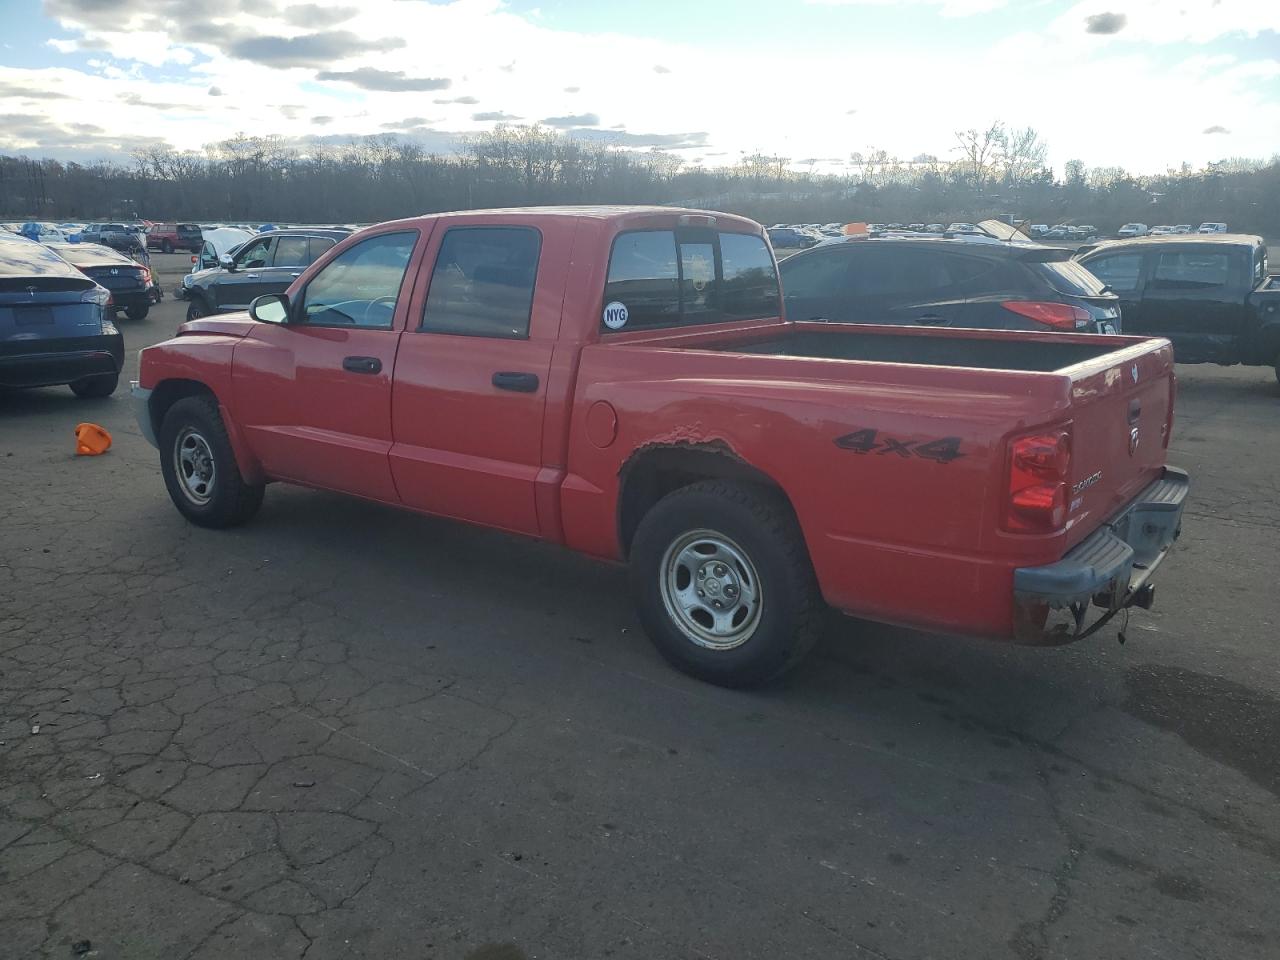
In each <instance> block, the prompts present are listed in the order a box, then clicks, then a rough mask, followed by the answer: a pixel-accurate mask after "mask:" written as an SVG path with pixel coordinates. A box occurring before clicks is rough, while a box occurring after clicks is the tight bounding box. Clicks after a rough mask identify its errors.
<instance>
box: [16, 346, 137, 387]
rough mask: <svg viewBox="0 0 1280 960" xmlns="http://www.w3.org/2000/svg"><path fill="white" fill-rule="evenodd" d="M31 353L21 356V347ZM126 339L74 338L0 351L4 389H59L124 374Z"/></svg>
mask: <svg viewBox="0 0 1280 960" xmlns="http://www.w3.org/2000/svg"><path fill="white" fill-rule="evenodd" d="M19 345H21V346H23V347H29V348H31V349H28V350H24V351H23V352H19V351H18V349H17V347H18V346H19ZM123 366H124V338H123V337H122V336H121V335H120V334H115V335H114V336H112V335H108V336H104V337H74V338H68V339H65V340H61V341H59V340H28V341H18V342H16V343H15V342H10V343H7V344H4V345H3V346H2V348H0V387H55V386H60V385H62V384H64V383H71V382H73V381H75V380H82V379H84V378H85V377H93V376H98V375H100V374H110V373H116V374H118V373H119V372H120V369H121V367H123Z"/></svg>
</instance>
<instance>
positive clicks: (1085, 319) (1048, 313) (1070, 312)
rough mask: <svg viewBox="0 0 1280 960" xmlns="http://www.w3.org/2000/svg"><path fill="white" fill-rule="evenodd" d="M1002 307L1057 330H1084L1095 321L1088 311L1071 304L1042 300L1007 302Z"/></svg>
mask: <svg viewBox="0 0 1280 960" xmlns="http://www.w3.org/2000/svg"><path fill="white" fill-rule="evenodd" d="M1000 306H1002V307H1004V308H1005V309H1006V310H1008V311H1010V312H1011V313H1016V314H1018V315H1019V316H1022V317H1026V318H1027V319H1028V320H1034V321H1035V322H1036V323H1043V324H1044V325H1045V326H1046V327H1052V328H1053V329H1055V330H1083V329H1085V328H1086V327H1088V326H1089V322H1090V321H1091V320H1092V319H1093V318H1092V317H1091V316H1090V315H1089V311H1088V310H1084V309H1082V308H1081V307H1073V306H1072V305H1071V304H1069V303H1053V302H1045V301H1040V300H1005V301H1004V302H1003V303H1001V304H1000Z"/></svg>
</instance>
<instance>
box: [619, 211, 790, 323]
mask: <svg viewBox="0 0 1280 960" xmlns="http://www.w3.org/2000/svg"><path fill="white" fill-rule="evenodd" d="M778 315H779V305H778V274H777V269H776V268H775V266H774V261H773V255H772V254H771V253H770V252H769V247H768V244H767V243H766V242H765V240H764V238H763V237H759V236H756V235H754V234H735V233H718V232H716V231H713V230H687V231H686V230H681V231H679V232H676V231H672V230H636V231H630V232H627V233H622V234H619V235H618V237H617V238H616V239H615V240H614V242H613V252H612V254H611V255H610V258H609V276H608V280H607V281H606V283H605V296H604V311H603V314H602V316H601V327H602V329H604V330H605V331H606V332H608V331H617V330H623V329H627V330H631V329H635V328H638V327H669V326H676V325H680V324H701V323H719V322H724V321H729V320H753V319H759V318H764V317H776V316H778Z"/></svg>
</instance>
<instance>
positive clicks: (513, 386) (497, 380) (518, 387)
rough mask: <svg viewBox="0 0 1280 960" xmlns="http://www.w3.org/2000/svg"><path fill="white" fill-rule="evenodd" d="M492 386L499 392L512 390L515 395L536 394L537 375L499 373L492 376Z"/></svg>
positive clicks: (509, 372) (510, 372) (505, 371)
mask: <svg viewBox="0 0 1280 960" xmlns="http://www.w3.org/2000/svg"><path fill="white" fill-rule="evenodd" d="M493 385H494V386H495V387H497V388H498V389H499V390H514V391H515V392H516V393H536V392H537V390H538V375H537V374H536V373H515V372H512V371H507V370H503V371H499V372H498V373H495V374H494V375H493Z"/></svg>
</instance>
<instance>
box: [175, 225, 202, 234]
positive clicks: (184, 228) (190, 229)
mask: <svg viewBox="0 0 1280 960" xmlns="http://www.w3.org/2000/svg"><path fill="white" fill-rule="evenodd" d="M178 232H179V233H186V234H190V235H192V236H195V235H196V234H198V233H199V232H200V228H199V227H198V226H196V225H195V224H194V223H180V224H178Z"/></svg>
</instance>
